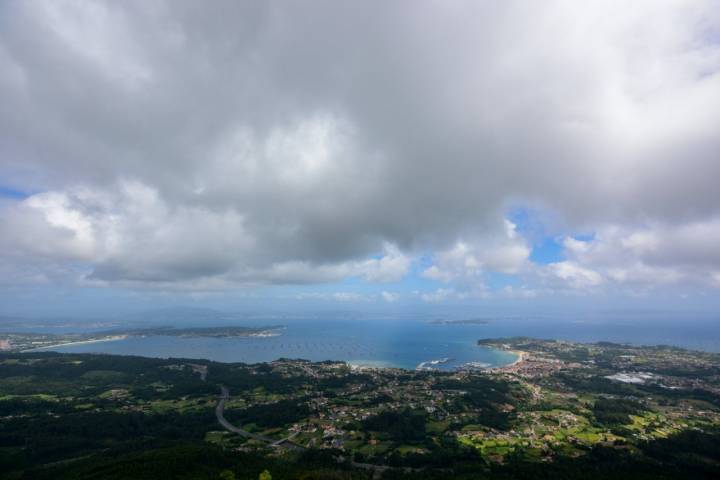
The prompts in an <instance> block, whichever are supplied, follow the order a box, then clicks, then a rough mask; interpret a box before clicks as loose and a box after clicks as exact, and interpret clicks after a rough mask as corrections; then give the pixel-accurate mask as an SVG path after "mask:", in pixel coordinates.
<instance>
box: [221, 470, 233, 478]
mask: <svg viewBox="0 0 720 480" xmlns="http://www.w3.org/2000/svg"><path fill="white" fill-rule="evenodd" d="M220 480H235V474H234V473H233V472H231V471H230V470H223V471H222V472H220Z"/></svg>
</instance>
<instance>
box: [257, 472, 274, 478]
mask: <svg viewBox="0 0 720 480" xmlns="http://www.w3.org/2000/svg"><path fill="white" fill-rule="evenodd" d="M258 480H272V475H270V472H268V471H267V470H264V471H263V472H262V473H261V474H260V476H259V477H258Z"/></svg>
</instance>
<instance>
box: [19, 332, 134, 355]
mask: <svg viewBox="0 0 720 480" xmlns="http://www.w3.org/2000/svg"><path fill="white" fill-rule="evenodd" d="M127 337H128V336H127V335H113V336H111V337H104V338H93V339H91V340H78V341H77V342H65V343H57V344H54V345H46V346H44V347H37V348H30V349H28V350H23V351H22V353H25V352H36V351H38V350H47V349H48V348H57V347H67V346H71V345H85V344H90V343H102V342H115V341H117V340H125V339H126V338H127Z"/></svg>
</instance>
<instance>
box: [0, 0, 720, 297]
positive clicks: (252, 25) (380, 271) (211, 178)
mask: <svg viewBox="0 0 720 480" xmlns="http://www.w3.org/2000/svg"><path fill="white" fill-rule="evenodd" d="M378 8H379V7H378V5H377V4H374V3H373V2H363V3H362V4H360V5H358V7H357V8H354V9H350V10H349V9H347V8H345V6H343V5H341V4H340V3H338V2H321V3H319V4H315V5H313V6H312V7H311V8H308V7H307V6H306V5H300V4H294V3H284V4H272V3H268V2H257V3H250V2H234V3H233V2H231V3H228V4H225V5H224V7H223V8H214V9H208V8H206V7H205V6H204V5H201V4H199V3H197V2H183V1H182V0H178V1H173V2H164V1H162V0H161V1H158V2H137V3H126V2H61V3H58V2H56V1H42V0H38V1H33V2H2V3H1V4H0V104H2V105H3V108H2V109H0V124H2V125H3V128H2V129H0V145H1V146H2V152H1V154H0V177H2V178H3V182H5V183H6V184H7V185H9V186H11V187H13V188H15V187H17V188H18V189H19V190H24V191H33V192H44V193H38V194H36V195H33V196H31V197H30V198H29V199H27V200H25V201H22V202H9V205H6V206H4V207H3V208H2V211H0V215H1V216H2V218H0V243H2V246H3V251H2V253H0V255H2V257H3V259H2V262H3V263H5V264H11V263H12V264H13V265H14V267H13V268H14V269H15V270H23V268H24V269H25V270H26V271H27V272H26V273H27V275H19V276H20V277H27V278H46V279H48V281H50V282H54V281H55V280H54V279H57V278H60V276H58V273H57V272H58V271H68V272H73V273H72V275H70V276H71V277H73V276H76V275H77V263H78V262H80V263H83V264H84V267H85V271H87V270H91V271H92V275H90V276H89V277H88V276H86V277H85V281H86V282H95V284H105V285H126V284H133V285H145V284H151V285H165V286H167V285H171V284H178V286H181V287H182V288H193V286H194V287H197V288H200V287H202V288H227V287H228V286H233V285H234V286H236V285H258V284H266V283H313V282H334V281H338V280H341V279H343V278H347V277H357V278H362V279H364V280H366V281H371V282H397V281H401V280H402V279H403V278H404V276H406V275H407V274H408V272H409V271H410V266H411V263H412V259H413V258H414V256H415V255H416V254H417V253H418V252H422V253H427V252H429V254H430V255H431V256H432V257H433V264H432V265H431V266H430V267H429V268H428V269H427V270H426V271H425V272H424V275H425V276H426V277H428V278H432V279H436V280H439V281H442V282H445V283H447V284H448V285H447V286H448V289H449V288H450V287H451V288H453V289H457V290H458V291H461V290H462V291H465V290H472V289H473V288H479V287H476V286H478V285H481V284H482V281H483V280H482V279H483V276H484V275H486V274H487V273H488V272H499V273H504V274H510V275H521V276H522V275H532V273H531V272H532V270H533V269H532V268H531V265H529V261H528V257H529V253H530V249H529V245H528V243H527V242H526V241H525V240H523V239H522V238H519V235H517V233H516V232H515V230H514V227H513V226H512V225H511V224H509V223H503V222H502V221H498V218H499V215H501V214H502V213H503V212H504V211H505V210H506V208H507V206H508V205H510V204H518V203H519V204H527V205H529V206H530V207H536V208H546V209H549V210H552V211H554V212H557V216H558V218H560V219H561V222H560V223H562V226H563V227H564V228H565V230H564V231H566V232H571V231H596V232H597V237H596V238H595V239H594V240H593V241H591V242H579V241H577V240H574V239H568V240H566V242H565V247H566V252H567V256H568V259H567V261H566V262H560V263H558V264H556V265H554V266H551V267H548V268H546V269H544V270H543V269H542V268H540V267H538V268H537V269H538V270H543V274H545V277H543V280H544V281H545V280H546V281H548V282H549V281H550V280H549V278H550V277H552V278H553V279H555V280H558V281H560V282H565V283H567V284H570V285H575V286H577V287H579V288H596V287H600V286H601V284H602V285H607V284H623V285H647V284H664V285H678V284H685V283H687V285H688V286H689V287H695V286H701V287H703V288H704V287H706V286H708V285H715V284H716V283H717V281H716V272H718V271H719V269H720V262H719V261H718V259H717V257H718V251H719V250H718V249H717V244H718V237H717V223H718V222H717V220H715V219H717V218H718V216H720V210H719V207H718V206H719V205H720V189H718V188H717V178H720V162H718V161H717V152H718V151H720V136H719V135H717V125H718V124H720V109H718V108H715V106H716V105H718V104H720V43H718V42H717V32H718V31H720V9H718V8H717V5H716V2H715V1H713V0H708V1H704V0H692V1H677V2H676V1H668V2H654V1H643V0H640V1H636V2H632V5H631V6H628V4H627V2H620V1H590V2H566V1H553V0H550V1H548V2H543V3H542V4H527V3H524V2H515V1H513V0H509V1H506V2H494V3H493V2H468V3H463V4H446V3H445V2H435V3H422V4H418V5H415V6H414V8H411V9H408V8H407V5H404V4H387V3H386V4H382V7H381V10H382V17H383V21H382V22H377V21H375V19H376V18H377V15H376V13H377V10H378ZM288 19H292V21H288ZM519 32H522V34H519ZM498 46H501V47H498ZM367 52H373V54H372V55H367ZM449 52H451V53H452V54H449ZM358 78H362V79H363V81H362V82H361V83H358V82H357V79H358ZM608 225H609V226H612V227H608ZM63 278H64V277H63ZM5 281H6V282H7V281H8V279H5Z"/></svg>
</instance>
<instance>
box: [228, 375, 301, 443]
mask: <svg viewBox="0 0 720 480" xmlns="http://www.w3.org/2000/svg"><path fill="white" fill-rule="evenodd" d="M229 399H230V390H228V388H227V387H226V386H225V385H220V400H219V401H218V404H217V407H215V416H217V419H218V422H220V425H222V426H223V428H225V430H228V431H230V432H233V433H237V434H238V435H242V436H243V437H247V438H252V439H254V440H260V441H261V442H265V443H268V444H270V446H271V447H280V448H286V449H288V450H305V447H303V446H301V445H298V444H296V443H293V442H291V441H290V437H287V438H281V439H280V440H276V439H274V438H270V437H266V436H265V435H258V434H257V433H252V432H248V431H247V430H243V429H242V428H238V427H236V426H235V425H233V424H232V423H230V422H228V421H227V419H226V418H225V402H227V401H228V400H229Z"/></svg>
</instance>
